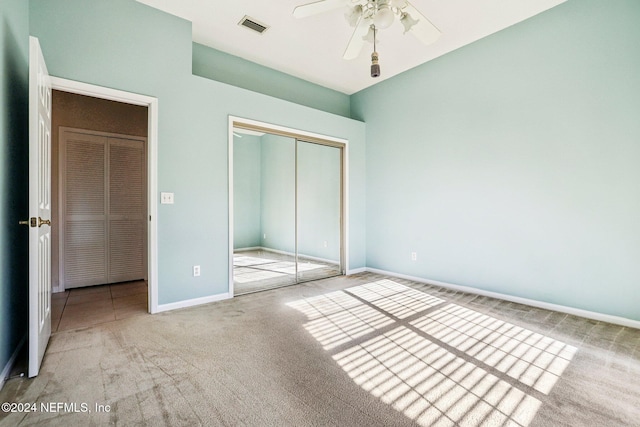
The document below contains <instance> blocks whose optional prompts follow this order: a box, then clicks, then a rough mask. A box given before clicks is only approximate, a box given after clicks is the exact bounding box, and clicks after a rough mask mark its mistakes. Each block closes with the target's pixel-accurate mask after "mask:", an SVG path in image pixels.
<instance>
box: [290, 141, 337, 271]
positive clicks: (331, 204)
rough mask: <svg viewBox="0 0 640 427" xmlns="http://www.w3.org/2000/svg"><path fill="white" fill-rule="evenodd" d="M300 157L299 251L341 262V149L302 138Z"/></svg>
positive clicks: (299, 143)
mask: <svg viewBox="0 0 640 427" xmlns="http://www.w3.org/2000/svg"><path fill="white" fill-rule="evenodd" d="M297 158H298V253H299V254H301V255H306V256H310V257H315V258H321V259H323V260H330V261H335V262H339V261H340V149H339V148H336V147H329V146H324V145H318V144H311V143H309V142H303V141H299V142H298V153H297ZM325 242H326V244H327V246H326V247H325V246H324V243H325Z"/></svg>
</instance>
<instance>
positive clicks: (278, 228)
mask: <svg viewBox="0 0 640 427" xmlns="http://www.w3.org/2000/svg"><path fill="white" fill-rule="evenodd" d="M233 197H234V209H233V212H234V258H233V279H234V294H235V295H241V294H245V293H251V292H256V291H260V290H265V289H273V288H276V287H281V286H288V285H293V284H296V283H300V282H303V281H309V280H316V279H321V278H326V277H331V276H335V275H339V274H342V267H341V251H342V243H341V150H340V148H337V147H332V146H327V145H321V144H317V143H310V142H304V141H300V140H296V139H295V138H291V137H286V136H281V135H276V134H270V133H263V132H257V131H254V130H246V129H240V128H234V144H233Z"/></svg>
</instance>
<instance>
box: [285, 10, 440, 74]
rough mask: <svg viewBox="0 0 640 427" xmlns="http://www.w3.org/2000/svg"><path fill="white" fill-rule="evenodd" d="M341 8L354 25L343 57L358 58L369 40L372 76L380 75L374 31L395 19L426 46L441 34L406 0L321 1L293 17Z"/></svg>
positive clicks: (297, 12)
mask: <svg viewBox="0 0 640 427" xmlns="http://www.w3.org/2000/svg"><path fill="white" fill-rule="evenodd" d="M342 7H347V11H346V13H345V15H344V16H345V18H346V20H347V22H348V23H349V25H351V26H352V27H355V29H354V31H353V35H352V36H351V39H350V40H349V44H348V45H347V48H346V50H345V51H344V55H343V58H344V59H354V58H356V57H358V55H360V52H361V51H362V47H363V46H364V43H365V42H372V43H373V44H374V49H373V50H374V52H373V54H372V55H371V58H372V62H373V64H372V66H371V76H372V77H378V76H379V75H380V67H379V66H378V53H377V52H376V51H375V42H376V36H377V34H376V33H377V31H378V30H382V29H385V28H388V27H390V26H391V25H392V24H393V23H394V22H395V21H396V18H397V20H398V21H399V22H400V23H401V24H402V25H403V27H404V33H405V34H406V33H411V34H412V35H413V36H415V37H416V38H417V39H418V40H420V41H421V42H422V43H424V44H425V45H429V44H431V43H433V42H435V41H436V40H437V39H438V37H440V30H438V28H436V26H435V25H433V24H432V23H431V22H430V21H429V20H428V19H427V18H426V17H425V16H424V15H423V14H422V13H420V12H419V11H418V9H416V8H415V7H414V6H413V5H412V4H411V3H409V2H408V1H407V0H321V1H316V2H314V3H308V4H303V5H301V6H298V7H296V8H295V9H293V16H295V17H296V18H306V17H308V16H312V15H317V14H320V13H323V12H328V11H331V10H334V9H338V8H342ZM374 66H375V67H374ZM374 68H375V70H374ZM374 74H377V75H374Z"/></svg>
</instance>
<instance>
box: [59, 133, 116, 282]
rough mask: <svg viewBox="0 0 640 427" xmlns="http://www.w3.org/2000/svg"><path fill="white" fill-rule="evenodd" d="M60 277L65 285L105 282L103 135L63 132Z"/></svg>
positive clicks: (105, 211) (105, 239) (104, 147)
mask: <svg viewBox="0 0 640 427" xmlns="http://www.w3.org/2000/svg"><path fill="white" fill-rule="evenodd" d="M60 150H61V152H62V158H63V159H64V163H63V166H64V167H63V168H61V170H63V176H64V181H63V185H64V189H65V191H63V192H62V199H63V200H62V206H63V208H64V231H63V233H61V236H60V238H61V246H62V248H63V254H62V257H61V261H62V265H61V267H62V268H61V271H60V273H61V275H60V276H61V277H60V278H61V279H64V286H65V288H74V287H79V286H89V285H97V284H102V283H106V282H107V252H106V243H107V221H106V219H107V202H108V200H107V192H106V182H107V163H106V160H107V138H105V137H103V136H97V135H88V134H83V133H75V132H64V137H62V138H60Z"/></svg>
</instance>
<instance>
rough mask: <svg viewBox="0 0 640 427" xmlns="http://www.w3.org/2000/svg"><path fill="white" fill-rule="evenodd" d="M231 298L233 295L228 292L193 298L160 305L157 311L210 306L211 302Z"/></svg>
mask: <svg viewBox="0 0 640 427" xmlns="http://www.w3.org/2000/svg"><path fill="white" fill-rule="evenodd" d="M229 298H231V295H230V294H229V293H228V292H226V293H224V294H217V295H211V296H208V297H202V298H193V299H188V300H185V301H178V302H172V303H169V304H159V305H158V311H156V313H161V312H163V311H171V310H177V309H179V308H187V307H194V306H196V305H202V304H208V303H210V302H216V301H222V300H225V299H229Z"/></svg>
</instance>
